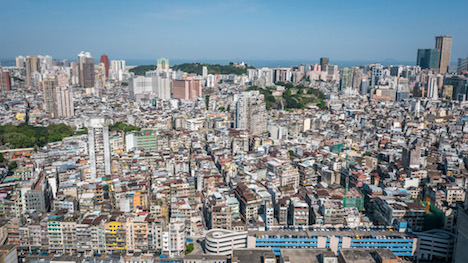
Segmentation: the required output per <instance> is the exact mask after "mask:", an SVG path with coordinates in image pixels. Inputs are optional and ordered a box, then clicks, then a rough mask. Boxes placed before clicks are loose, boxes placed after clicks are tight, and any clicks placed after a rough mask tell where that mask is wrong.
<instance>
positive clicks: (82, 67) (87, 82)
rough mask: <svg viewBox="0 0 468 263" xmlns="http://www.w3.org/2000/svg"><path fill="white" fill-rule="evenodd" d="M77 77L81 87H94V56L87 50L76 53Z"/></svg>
mask: <svg viewBox="0 0 468 263" xmlns="http://www.w3.org/2000/svg"><path fill="white" fill-rule="evenodd" d="M78 77H79V78H78V80H79V85H80V86H81V87H84V88H93V87H94V57H93V56H91V54H90V53H89V52H84V51H82V52H81V53H80V54H79V55H78Z"/></svg>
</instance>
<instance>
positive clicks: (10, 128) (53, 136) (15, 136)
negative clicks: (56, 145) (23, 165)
mask: <svg viewBox="0 0 468 263" xmlns="http://www.w3.org/2000/svg"><path fill="white" fill-rule="evenodd" d="M76 134H80V133H76V132H75V131H74V130H73V129H72V128H71V127H70V126H68V125H66V124H63V123H61V124H50V125H49V126H47V127H35V126H31V125H28V124H24V123H23V124H20V125H18V126H14V125H5V126H0V145H11V146H13V147H15V148H26V147H34V146H39V147H42V146H44V145H46V144H47V143H49V142H56V141H61V140H62V139H63V138H65V137H69V136H72V135H76Z"/></svg>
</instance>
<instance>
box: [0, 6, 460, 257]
mask: <svg viewBox="0 0 468 263" xmlns="http://www.w3.org/2000/svg"><path fill="white" fill-rule="evenodd" d="M176 14H178V15H182V16H184V15H185V13H184V12H182V11H181V12H180V14H179V13H176ZM165 15H166V14H165ZM154 16H155V17H158V18H159V15H156V14H155V15H154ZM162 18H163V20H166V16H164V17H162ZM167 20H169V21H168V22H167V23H177V21H176V20H171V19H167ZM18 27H19V26H18ZM426 37H427V39H433V41H431V42H427V43H425V44H424V45H423V46H421V47H418V48H417V49H414V50H411V52H412V54H413V55H414V62H410V63H405V64H401V63H392V62H390V63H388V62H385V63H383V62H375V63H349V65H346V66H343V65H342V63H338V62H337V61H342V60H340V59H341V58H339V57H337V58H334V57H332V56H327V54H323V56H317V57H316V58H315V59H308V58H306V57H304V58H301V59H300V61H309V62H307V63H297V64H290V65H284V64H282V65H278V66H274V67H272V66H262V65H261V64H258V63H254V64H255V65H251V64H250V63H249V59H248V57H247V58H246V59H235V60H234V59H233V60H232V61H229V62H226V63H220V64H217V63H208V62H204V61H208V60H207V59H205V60H204V59H200V60H197V59H193V61H191V60H185V61H182V60H181V59H180V57H175V58H174V59H173V58H171V57H170V56H147V57H145V59H146V61H150V62H149V63H145V64H141V63H134V62H132V63H129V60H128V59H126V58H125V57H120V56H117V55H113V53H111V52H105V54H104V52H103V53H95V52H94V51H93V50H94V49H93V50H90V49H85V48H83V49H85V50H84V51H81V50H80V51H76V52H75V51H74V49H70V50H68V51H67V52H68V53H69V52H74V54H75V55H74V56H75V57H74V58H67V59H64V58H63V57H65V56H63V55H60V56H56V55H54V53H42V54H28V53H27V52H25V53H14V54H10V55H9V56H10V58H11V59H10V60H9V61H10V62H11V63H4V64H3V65H2V64H0V262H5V263H13V262H34V263H49V262H50V263H73V262H102V263H104V262H115V263H117V262H129V263H130V262H132V263H133V262H162V263H169V262H175V263H245V262H261V263H302V262H313V263H315V262H316V263H348V262H363V263H364V262H368V263H399V262H402V263H403V262H454V263H462V262H468V115H467V112H468V98H467V95H468V46H464V47H463V45H464V44H458V45H457V41H459V38H458V36H456V35H448V34H447V35H445V34H437V35H430V36H426ZM463 37H466V36H463ZM460 38H462V37H461V36H460ZM213 41H215V40H213ZM460 41H462V40H460ZM0 43H1V42H0ZM464 43H465V42H464ZM29 45H35V44H34V43H30V44H29ZM194 45H195V44H194ZM219 45H220V46H222V44H221V42H220V43H219ZM84 46H86V45H84ZM455 47H458V48H461V47H463V48H465V49H464V50H462V51H460V50H457V51H455ZM109 48H110V49H111V48H112V47H109ZM19 50H21V49H19ZM44 50H48V49H44ZM88 50H89V51H88ZM189 50H190V48H189ZM402 52H406V51H402ZM463 52H467V53H466V55H463V56H460V57H458V56H459V55H454V54H463ZM115 53H118V52H115ZM159 53H164V52H162V51H159ZM385 55H386V54H385ZM194 56H197V55H196V54H194ZM5 58H8V57H6V56H5ZM12 58H14V60H13V59H12ZM270 59H271V61H270V62H269V63H272V64H274V63H275V62H274V59H275V58H270ZM173 60H175V61H178V62H177V63H173V62H172V61H173ZM292 60H293V58H291V61H292ZM367 60H370V58H368V57H362V61H367ZM179 61H180V63H179ZM250 61H254V59H250ZM283 61H286V60H283ZM389 61H391V60H389ZM277 64H279V63H277ZM338 64H339V65H338Z"/></svg>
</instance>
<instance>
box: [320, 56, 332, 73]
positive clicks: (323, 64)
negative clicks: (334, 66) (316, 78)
mask: <svg viewBox="0 0 468 263" xmlns="http://www.w3.org/2000/svg"><path fill="white" fill-rule="evenodd" d="M329 62H330V59H329V58H320V67H321V68H322V71H324V70H325V68H326V67H327V65H328V64H329Z"/></svg>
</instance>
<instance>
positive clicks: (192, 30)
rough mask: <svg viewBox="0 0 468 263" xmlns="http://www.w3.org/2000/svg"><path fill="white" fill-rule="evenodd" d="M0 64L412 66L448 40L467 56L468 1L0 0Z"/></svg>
mask: <svg viewBox="0 0 468 263" xmlns="http://www.w3.org/2000/svg"><path fill="white" fill-rule="evenodd" d="M0 7H1V8H0V25H1V28H2V30H1V32H2V36H1V37H0V58H1V59H12V58H14V57H16V56H18V55H23V56H26V55H38V54H42V55H46V54H48V55H51V56H53V57H54V58H57V59H59V58H67V59H76V56H77V54H78V53H79V52H80V51H82V50H85V51H89V52H90V53H91V54H92V55H94V57H95V58H99V56H100V55H101V54H104V53H105V54H107V55H108V56H109V58H110V59H111V60H112V59H148V60H151V59H156V58H158V57H167V58H170V59H199V60H203V59H219V60H224V59H232V60H237V61H240V60H246V61H248V60H311V61H318V59H319V58H320V57H330V61H331V62H333V60H340V61H353V60H358V61H381V60H395V61H410V62H415V61H416V54H417V49H418V48H433V47H434V36H436V35H451V36H452V37H453V45H452V59H451V60H452V63H453V62H456V60H457V58H459V57H467V56H468V27H467V25H468V22H467V21H468V20H467V16H466V11H467V10H468V1H466V0H459V1H454V0H447V1H440V0H439V1H432V0H425V1H420V0H404V1H401V0H392V1H378V0H374V1H367V0H361V1H359V0H354V1H352V0H334V1H327V0H321V1H315V0H307V1H299V0H298V1H284V0H283V1H275V0H270V1H260V0H226V1H220V0H216V1H197V0H187V1H178V0H171V1H167V0H166V1H159V0H148V1H137V0H135V1H130V0H126V1H120V0H113V1H106V0H94V1H88V0H80V1H71V0H70V1H67V0H61V1H52V0H41V1H38V0H0Z"/></svg>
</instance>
